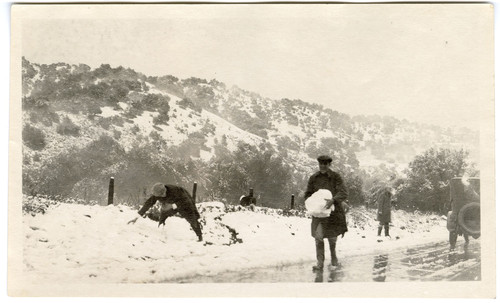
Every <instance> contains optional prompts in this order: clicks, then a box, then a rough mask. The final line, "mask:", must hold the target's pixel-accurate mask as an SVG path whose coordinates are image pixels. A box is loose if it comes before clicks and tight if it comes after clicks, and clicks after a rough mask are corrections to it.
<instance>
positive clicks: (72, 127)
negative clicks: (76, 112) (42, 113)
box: [57, 117, 80, 137]
mask: <svg viewBox="0 0 500 303" xmlns="http://www.w3.org/2000/svg"><path fill="white" fill-rule="evenodd" d="M57 133H59V134H61V135H70V136H74V137H78V136H79V135H80V127H79V126H78V125H76V124H75V123H73V121H71V119H70V118H69V117H64V119H63V120H62V122H61V123H60V124H59V125H58V126H57Z"/></svg>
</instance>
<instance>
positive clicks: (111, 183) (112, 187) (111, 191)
mask: <svg viewBox="0 0 500 303" xmlns="http://www.w3.org/2000/svg"><path fill="white" fill-rule="evenodd" d="M114 192H115V178H114V177H111V179H109V190H108V205H112V204H113V195H114Z"/></svg>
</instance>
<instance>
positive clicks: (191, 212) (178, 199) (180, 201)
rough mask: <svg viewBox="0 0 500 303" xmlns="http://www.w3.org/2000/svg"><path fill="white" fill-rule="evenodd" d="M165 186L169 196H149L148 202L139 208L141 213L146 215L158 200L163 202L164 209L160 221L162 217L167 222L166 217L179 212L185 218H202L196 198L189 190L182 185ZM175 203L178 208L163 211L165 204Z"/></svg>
mask: <svg viewBox="0 0 500 303" xmlns="http://www.w3.org/2000/svg"><path fill="white" fill-rule="evenodd" d="M165 187H166V189H167V196H166V197H156V196H151V197H149V199H147V200H146V202H144V205H143V206H142V208H141V209H140V210H139V215H141V216H144V214H145V213H146V212H147V211H148V209H150V208H151V207H152V206H153V205H155V203H156V201H158V202H160V203H161V206H162V211H161V213H160V218H161V219H160V223H161V220H162V219H163V222H165V219H166V217H170V216H173V215H175V214H176V213H179V215H181V216H182V217H183V218H186V219H199V218H200V214H199V213H198V209H197V208H196V205H195V203H194V200H193V198H192V197H191V195H190V194H189V193H188V192H187V190H185V189H184V188H182V187H180V186H175V185H170V184H167V185H165ZM173 203H175V205H177V209H175V210H169V211H163V206H165V205H166V204H173Z"/></svg>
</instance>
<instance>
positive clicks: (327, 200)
mask: <svg viewBox="0 0 500 303" xmlns="http://www.w3.org/2000/svg"><path fill="white" fill-rule="evenodd" d="M325 201H326V204H325V209H329V208H330V207H332V205H333V199H325Z"/></svg>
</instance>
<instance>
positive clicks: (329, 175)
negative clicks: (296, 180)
mask: <svg viewBox="0 0 500 303" xmlns="http://www.w3.org/2000/svg"><path fill="white" fill-rule="evenodd" d="M317 160H318V163H319V171H318V172H316V173H315V174H313V175H312V176H311V177H310V178H309V182H308V183H307V190H306V192H305V195H304V198H305V199H307V198H309V197H310V196H311V195H312V194H314V193H315V192H316V191H318V190H320V189H328V190H329V191H330V192H331V193H332V196H333V198H332V199H328V200H326V205H325V208H326V209H329V208H331V207H332V205H333V206H334V207H335V208H334V210H333V211H332V212H331V213H330V215H329V216H328V217H324V218H319V217H315V216H312V222H311V235H312V237H313V238H314V239H315V242H316V259H317V264H316V265H315V266H313V270H314V271H322V270H323V265H324V261H325V242H324V239H325V238H327V239H328V243H329V246H330V254H331V260H332V263H331V265H332V266H337V265H338V260H337V254H336V250H335V249H336V245H337V236H339V235H342V236H344V233H345V232H346V231H347V221H346V217H345V213H346V212H347V210H348V205H347V203H346V202H345V200H346V199H347V188H346V187H345V185H344V181H343V179H342V177H341V176H340V174H338V173H337V172H334V171H332V170H331V169H330V166H331V163H332V158H331V157H329V156H320V157H318V159H317Z"/></svg>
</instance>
